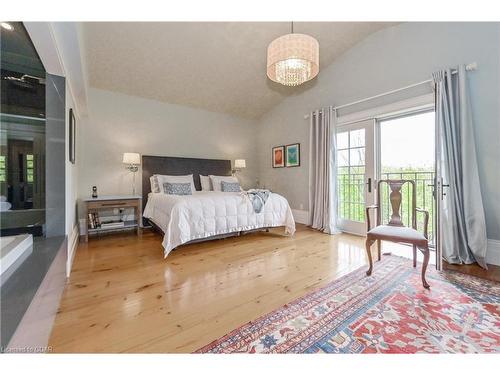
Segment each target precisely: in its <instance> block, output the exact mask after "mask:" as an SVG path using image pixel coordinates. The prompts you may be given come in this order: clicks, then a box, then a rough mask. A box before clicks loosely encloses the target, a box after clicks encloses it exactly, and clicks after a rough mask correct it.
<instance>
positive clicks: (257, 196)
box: [243, 189, 271, 214]
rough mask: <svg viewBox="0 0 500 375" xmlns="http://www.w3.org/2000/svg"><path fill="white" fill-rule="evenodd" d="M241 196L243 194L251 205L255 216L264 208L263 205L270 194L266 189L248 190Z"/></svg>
mask: <svg viewBox="0 0 500 375" xmlns="http://www.w3.org/2000/svg"><path fill="white" fill-rule="evenodd" d="M243 194H245V195H246V197H247V198H248V199H249V200H250V202H251V203H252V207H253V210H254V212H255V213H256V214H259V213H260V212H261V211H262V209H263V208H264V205H265V204H266V202H267V199H268V198H269V195H270V194H271V191H269V190H267V189H250V190H248V191H245V192H243Z"/></svg>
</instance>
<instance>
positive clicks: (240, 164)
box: [232, 159, 247, 174]
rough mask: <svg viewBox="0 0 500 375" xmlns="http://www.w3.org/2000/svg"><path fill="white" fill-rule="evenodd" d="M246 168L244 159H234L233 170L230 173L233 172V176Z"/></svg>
mask: <svg viewBox="0 0 500 375" xmlns="http://www.w3.org/2000/svg"><path fill="white" fill-rule="evenodd" d="M246 167H247V165H246V161H245V159H236V160H235V161H234V168H233V169H232V172H233V174H235V173H236V172H239V171H241V170H242V169H243V168H246Z"/></svg>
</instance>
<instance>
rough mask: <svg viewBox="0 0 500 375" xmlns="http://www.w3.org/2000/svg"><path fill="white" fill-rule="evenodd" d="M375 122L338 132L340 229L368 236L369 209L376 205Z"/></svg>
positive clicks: (358, 123) (353, 125)
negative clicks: (367, 208) (367, 219)
mask: <svg viewBox="0 0 500 375" xmlns="http://www.w3.org/2000/svg"><path fill="white" fill-rule="evenodd" d="M374 129H375V120H366V121H360V122H355V123H350V124H348V125H340V126H339V127H338V128H337V195H338V208H337V209H338V212H337V217H338V226H339V229H340V230H342V231H344V232H348V233H353V234H358V235H365V234H366V218H365V208H366V206H368V205H371V204H373V203H374V196H375V194H374V191H375V170H374V169H375V167H374V166H375V162H374V161H375V159H374V157H375V152H374V151H375V150H374V144H375V142H374V134H375V132H374Z"/></svg>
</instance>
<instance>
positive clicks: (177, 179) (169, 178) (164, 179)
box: [153, 174, 196, 192]
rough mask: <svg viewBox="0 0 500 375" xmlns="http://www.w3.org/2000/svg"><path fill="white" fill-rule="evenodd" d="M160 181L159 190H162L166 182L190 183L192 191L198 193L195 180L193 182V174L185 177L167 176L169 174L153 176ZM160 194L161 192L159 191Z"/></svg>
mask: <svg viewBox="0 0 500 375" xmlns="http://www.w3.org/2000/svg"><path fill="white" fill-rule="evenodd" d="M153 177H155V178H156V179H157V181H158V189H160V188H161V187H162V186H163V184H164V183H165V182H170V183H188V182H189V183H190V184H191V191H196V188H195V187H194V180H193V175H192V174H187V175H183V176H173V175H167V174H155V175H153ZM158 192H160V190H158Z"/></svg>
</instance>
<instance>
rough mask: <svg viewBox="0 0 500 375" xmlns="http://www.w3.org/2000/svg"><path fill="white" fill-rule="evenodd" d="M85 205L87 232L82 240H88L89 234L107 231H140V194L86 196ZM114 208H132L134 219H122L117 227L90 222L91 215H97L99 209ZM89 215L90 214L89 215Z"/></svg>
mask: <svg viewBox="0 0 500 375" xmlns="http://www.w3.org/2000/svg"><path fill="white" fill-rule="evenodd" d="M83 203H84V206H85V223H86V224H87V233H86V234H85V236H83V240H84V241H85V242H87V241H88V240H89V234H99V233H109V232H116V231H122V230H132V229H134V230H136V232H137V234H139V233H140V232H141V218H142V198H141V196H140V195H108V196H101V197H98V198H87V199H84V200H83ZM115 208H118V209H120V208H133V209H134V220H130V221H124V222H123V224H122V225H121V226H119V227H106V228H105V227H104V226H103V227H101V223H95V222H92V223H91V218H90V217H91V216H92V215H94V214H96V213H97V215H99V211H100V210H112V209H115ZM89 215H90V216H89Z"/></svg>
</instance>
